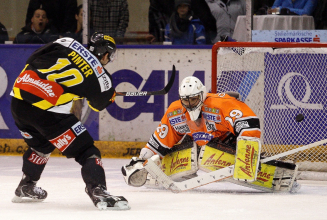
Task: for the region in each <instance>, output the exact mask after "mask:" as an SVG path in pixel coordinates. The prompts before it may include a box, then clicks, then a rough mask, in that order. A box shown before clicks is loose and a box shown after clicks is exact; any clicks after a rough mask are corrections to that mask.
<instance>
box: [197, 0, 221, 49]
mask: <svg viewBox="0 0 327 220" xmlns="http://www.w3.org/2000/svg"><path fill="white" fill-rule="evenodd" d="M192 11H193V12H194V18H199V19H200V21H201V23H202V24H203V26H204V29H205V36H206V43H207V44H213V43H215V42H214V39H215V38H216V35H217V27H216V19H215V17H214V16H213V15H212V14H211V11H210V8H209V6H208V4H207V2H206V1H205V0H192Z"/></svg>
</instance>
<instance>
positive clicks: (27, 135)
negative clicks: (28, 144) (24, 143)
mask: <svg viewBox="0 0 327 220" xmlns="http://www.w3.org/2000/svg"><path fill="white" fill-rule="evenodd" d="M19 131H20V134H21V135H22V136H23V137H24V138H26V139H32V138H33V136H32V135H30V134H29V133H27V132H24V131H21V130H19Z"/></svg>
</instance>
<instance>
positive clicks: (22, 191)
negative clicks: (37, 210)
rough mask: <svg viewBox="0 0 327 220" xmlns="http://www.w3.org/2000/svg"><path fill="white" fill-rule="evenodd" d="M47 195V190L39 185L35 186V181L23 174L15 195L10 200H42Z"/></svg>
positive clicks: (19, 201) (15, 201)
mask: <svg viewBox="0 0 327 220" xmlns="http://www.w3.org/2000/svg"><path fill="white" fill-rule="evenodd" d="M47 196H48V193H47V191H45V190H43V189H42V188H41V187H37V186H36V182H33V181H31V180H29V178H28V177H26V176H23V179H22V180H21V181H20V183H19V185H18V187H17V189H16V190H15V196H14V198H13V199H12V200H11V201H12V202H14V203H22V202H42V201H43V200H45V199H46V198H47Z"/></svg>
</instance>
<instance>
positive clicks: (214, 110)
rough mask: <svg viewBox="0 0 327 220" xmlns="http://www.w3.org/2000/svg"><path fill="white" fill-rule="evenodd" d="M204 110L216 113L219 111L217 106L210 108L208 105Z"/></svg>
mask: <svg viewBox="0 0 327 220" xmlns="http://www.w3.org/2000/svg"><path fill="white" fill-rule="evenodd" d="M204 110H205V111H206V112H212V113H216V114H218V113H219V109H216V108H208V107H204Z"/></svg>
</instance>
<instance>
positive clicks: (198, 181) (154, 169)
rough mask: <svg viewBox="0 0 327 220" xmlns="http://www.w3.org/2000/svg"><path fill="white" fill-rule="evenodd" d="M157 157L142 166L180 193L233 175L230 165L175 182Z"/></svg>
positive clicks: (266, 159)
mask: <svg viewBox="0 0 327 220" xmlns="http://www.w3.org/2000/svg"><path fill="white" fill-rule="evenodd" d="M326 143H327V139H324V140H321V141H317V142H314V143H311V144H308V145H305V146H302V147H299V148H296V149H293V150H290V151H286V152H283V153H280V154H276V155H274V156H271V157H267V158H265V159H262V160H260V162H262V163H264V162H268V161H271V160H274V159H277V158H281V157H285V156H287V155H290V154H294V153H296V152H299V151H303V150H307V149H310V148H313V147H317V146H319V145H322V144H326ZM155 157H159V156H158V155H154V156H153V157H152V158H149V159H148V160H147V161H146V162H145V163H144V168H145V169H146V170H147V171H148V172H149V173H150V175H151V176H152V177H153V178H155V179H156V180H157V181H158V183H159V184H161V185H162V186H163V187H165V188H166V189H170V190H171V191H172V192H174V193H180V192H184V191H187V190H190V189H194V188H198V187H200V186H203V185H206V184H209V183H213V182H217V181H221V180H223V179H226V178H229V177H232V176H233V172H234V165H231V166H229V167H225V168H222V169H219V170H216V171H212V172H209V173H205V174H203V175H201V176H198V177H195V178H192V179H189V180H185V181H182V182H175V181H173V180H172V179H171V178H170V177H169V176H167V175H166V174H165V173H164V172H163V171H162V170H161V169H160V168H159V167H158V166H157V165H156V163H155V162H154V160H157V158H155Z"/></svg>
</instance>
